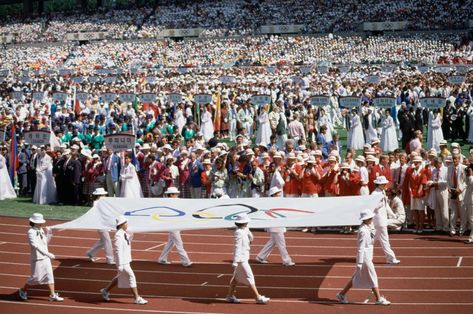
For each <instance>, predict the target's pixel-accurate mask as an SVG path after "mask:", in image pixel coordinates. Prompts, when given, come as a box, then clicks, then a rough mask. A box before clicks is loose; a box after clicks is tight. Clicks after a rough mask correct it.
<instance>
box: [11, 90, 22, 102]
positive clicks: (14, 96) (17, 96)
mask: <svg viewBox="0 0 473 314" xmlns="http://www.w3.org/2000/svg"><path fill="white" fill-rule="evenodd" d="M10 95H11V98H12V99H15V100H19V101H21V100H23V92H11V94H10Z"/></svg>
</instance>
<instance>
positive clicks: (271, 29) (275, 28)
mask: <svg viewBox="0 0 473 314" xmlns="http://www.w3.org/2000/svg"><path fill="white" fill-rule="evenodd" d="M304 28H305V25H304V24H283V25H261V26H260V32H261V34H298V33H301V32H302V31H303V30H304Z"/></svg>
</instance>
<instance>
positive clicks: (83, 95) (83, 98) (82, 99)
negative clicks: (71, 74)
mask: <svg viewBox="0 0 473 314" xmlns="http://www.w3.org/2000/svg"><path fill="white" fill-rule="evenodd" d="M89 97H90V94H89V93H86V92H76V98H77V100H78V101H80V102H81V103H85V102H86V101H87V99H89Z"/></svg>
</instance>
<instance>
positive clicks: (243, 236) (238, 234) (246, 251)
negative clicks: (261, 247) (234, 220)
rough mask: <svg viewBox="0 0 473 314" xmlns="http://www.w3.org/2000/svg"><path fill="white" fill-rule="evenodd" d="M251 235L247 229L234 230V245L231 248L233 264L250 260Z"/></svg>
mask: <svg viewBox="0 0 473 314" xmlns="http://www.w3.org/2000/svg"><path fill="white" fill-rule="evenodd" d="M251 241H253V234H252V233H251V231H250V229H248V227H245V228H238V229H237V230H235V243H234V247H233V263H242V262H247V261H248V260H249V259H250V242H251Z"/></svg>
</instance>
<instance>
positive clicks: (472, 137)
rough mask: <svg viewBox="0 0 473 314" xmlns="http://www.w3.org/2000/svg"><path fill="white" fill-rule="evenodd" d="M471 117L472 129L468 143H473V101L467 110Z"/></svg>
mask: <svg viewBox="0 0 473 314" xmlns="http://www.w3.org/2000/svg"><path fill="white" fill-rule="evenodd" d="M466 114H467V115H468V117H469V119H470V131H469V132H468V143H473V103H472V104H470V107H469V108H468V111H467V112H466Z"/></svg>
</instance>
